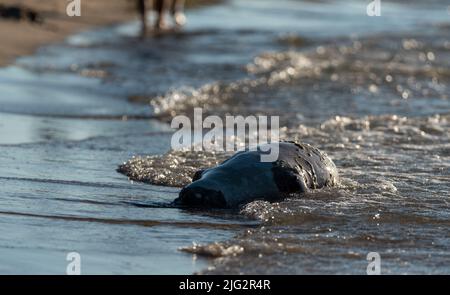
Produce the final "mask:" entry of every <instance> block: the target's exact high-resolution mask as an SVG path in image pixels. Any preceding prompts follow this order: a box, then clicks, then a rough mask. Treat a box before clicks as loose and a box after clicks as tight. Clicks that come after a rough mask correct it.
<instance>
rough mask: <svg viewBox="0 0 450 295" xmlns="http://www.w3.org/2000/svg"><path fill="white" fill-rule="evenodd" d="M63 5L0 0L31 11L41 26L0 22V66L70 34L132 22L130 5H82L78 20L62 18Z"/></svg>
mask: <svg viewBox="0 0 450 295" xmlns="http://www.w3.org/2000/svg"><path fill="white" fill-rule="evenodd" d="M67 3H68V2H66V1H60V0H47V1H39V0H27V1H19V0H3V1H2V4H4V5H22V6H24V7H27V8H30V9H33V10H35V11H36V12H38V13H39V14H41V15H42V17H43V18H44V23H43V24H36V23H31V22H28V21H15V20H6V19H0V40H2V41H1V45H0V66H5V65H7V64H10V63H11V62H13V61H14V59H16V58H17V57H19V56H23V55H28V54H31V53H33V52H34V51H35V50H36V49H37V48H38V47H39V46H42V45H45V44H48V43H51V42H58V41H62V40H63V39H64V38H65V37H66V36H68V35H70V34H74V33H76V32H80V31H84V30H87V29H90V28H92V27H95V26H103V25H111V24H114V23H119V22H123V21H126V20H131V19H133V18H136V13H135V11H134V2H133V1H124V0H89V1H82V8H81V9H82V11H81V16H80V17H69V16H68V15H67V14H66V5H67Z"/></svg>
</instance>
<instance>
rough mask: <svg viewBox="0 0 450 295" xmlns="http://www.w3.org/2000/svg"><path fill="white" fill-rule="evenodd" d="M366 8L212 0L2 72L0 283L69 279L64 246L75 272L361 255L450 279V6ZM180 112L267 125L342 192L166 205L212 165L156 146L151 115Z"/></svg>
mask: <svg viewBox="0 0 450 295" xmlns="http://www.w3.org/2000/svg"><path fill="white" fill-rule="evenodd" d="M365 5H366V4H365V3H362V2H361V3H360V2H352V1H350V2H349V1H320V2H311V1H305V2H303V1H291V0H283V1H268V0H264V1H256V0H253V1H227V2H225V3H223V4H220V5H216V6H211V7H206V8H202V9H198V10H194V11H190V12H189V16H188V17H189V21H190V22H189V24H188V26H187V27H186V28H185V30H183V31H180V32H178V33H175V34H171V35H162V36H159V37H149V38H147V39H146V40H144V41H141V40H140V39H139V38H137V37H136V33H137V25H136V24H135V23H131V24H125V25H120V26H116V27H110V28H105V29H100V30H96V31H91V32H86V33H82V34H79V35H76V36H72V37H70V38H69V39H68V40H67V42H65V43H63V44H59V45H54V46H49V47H46V48H42V49H41V50H40V51H39V52H38V53H37V54H35V55H34V56H30V57H25V58H21V59H19V60H18V61H17V62H16V64H15V65H14V66H11V67H8V68H4V69H1V70H0V93H1V95H0V134H1V137H0V151H1V153H0V158H1V163H2V165H1V167H0V183H1V189H0V195H1V198H0V223H2V225H3V226H2V228H3V229H4V230H3V231H2V232H3V235H2V237H0V272H1V273H65V268H66V265H67V261H66V260H65V258H66V254H67V253H68V252H71V251H77V252H79V253H80V254H81V257H82V272H83V273H118V274H125V273H127V274H128V273H154V274H156V273H159V274H160V273H193V272H199V273H230V274H234V273H246V274H255V273H257V274H259V273H267V274H271V273H276V274H311V273H319V274H320V273H325V274H347V273H350V274H365V272H366V267H367V261H366V255H367V253H368V252H379V253H380V255H381V258H382V273H386V274H388V273H393V274H400V273H409V274H416V273H425V274H431V273H447V274H448V273H450V254H449V250H450V234H449V230H448V228H449V225H450V203H449V202H450V199H449V188H450V185H449V182H450V128H449V127H450V103H449V95H450V91H449V88H448V87H449V86H448V85H449V83H448V82H449V80H450V23H449V19H448V16H449V15H448V12H447V6H448V4H446V3H445V1H433V2H431V3H427V5H424V4H420V3H419V2H417V3H416V2H410V1H408V2H406V1H405V2H403V1H395V2H387V1H383V3H382V5H383V6H382V17H379V18H376V17H372V18H370V17H368V16H366V15H365ZM194 107H202V108H203V110H204V113H205V115H206V114H214V115H219V116H225V115H226V114H233V115H278V116H280V124H281V126H282V130H281V131H282V132H281V134H282V138H283V139H295V140H300V141H304V142H307V143H310V144H312V145H314V146H317V147H318V148H320V149H321V150H323V151H324V152H326V153H327V154H328V155H329V156H330V157H331V158H332V159H333V160H334V162H335V163H336V165H337V167H338V169H339V172H340V176H341V184H340V185H339V186H338V187H336V188H329V189H325V190H319V191H315V192H313V193H310V194H306V195H297V196H295V195H293V196H291V198H289V199H287V200H285V201H282V202H279V203H272V204H270V203H268V202H262V201H256V202H253V203H250V204H248V205H246V206H245V207H243V208H241V210H239V211H227V210H225V211H223V210H213V211H209V210H180V209H176V208H170V206H168V204H169V203H170V202H171V201H172V200H173V199H174V198H175V197H176V196H177V194H178V191H179V187H180V186H182V185H184V184H186V183H188V182H189V179H190V177H191V176H192V173H193V172H194V171H195V170H197V169H200V168H205V167H208V166H213V165H215V164H217V163H218V162H220V161H221V160H222V159H223V158H225V157H226V156H227V155H226V154H220V153H219V154H214V153H207V152H202V153H194V152H173V151H170V139H171V135H172V130H171V129H170V128H169V127H170V126H168V125H167V124H166V122H169V121H170V120H171V118H172V117H173V116H174V115H177V114H185V115H192V111H193V108H194ZM123 163H125V164H124V165H122V164H123ZM119 165H122V166H121V170H122V172H125V173H127V174H128V175H129V176H130V179H128V178H127V177H126V176H124V175H123V174H120V173H118V172H116V169H117V168H118V167H119ZM142 182H144V183H142ZM193 243H194V244H193Z"/></svg>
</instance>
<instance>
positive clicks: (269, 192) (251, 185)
mask: <svg viewBox="0 0 450 295" xmlns="http://www.w3.org/2000/svg"><path fill="white" fill-rule="evenodd" d="M263 150H267V149H263ZM261 153H262V152H261V151H260V149H257V150H256V151H242V152H238V153H236V154H235V155H234V156H232V157H231V158H229V159H227V160H226V161H224V162H223V163H222V164H220V165H218V166H216V167H214V168H210V169H206V170H200V171H197V172H196V173H195V175H194V177H193V179H192V183H191V184H189V185H187V186H185V187H184V188H183V189H182V190H181V192H180V194H179V197H178V198H177V199H175V201H174V205H176V206H181V207H208V208H238V207H239V206H241V205H243V204H246V203H248V202H251V201H254V200H258V199H260V200H267V201H277V200H281V199H283V198H284V197H285V196H287V195H288V194H292V193H305V192H308V191H310V190H313V189H318V188H322V187H326V186H334V185H336V184H337V182H338V172H337V169H336V166H335V165H334V163H333V161H332V160H331V159H330V158H329V157H328V156H327V155H326V154H325V153H323V152H321V151H320V150H318V149H317V148H315V147H313V146H311V145H309V144H303V143H297V142H280V143H279V154H278V159H277V160H275V161H273V162H261V161H260V159H261Z"/></svg>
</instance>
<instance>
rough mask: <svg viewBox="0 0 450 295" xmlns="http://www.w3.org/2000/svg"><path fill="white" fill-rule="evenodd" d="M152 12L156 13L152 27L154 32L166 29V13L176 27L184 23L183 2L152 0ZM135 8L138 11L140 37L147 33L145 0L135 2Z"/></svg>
mask: <svg viewBox="0 0 450 295" xmlns="http://www.w3.org/2000/svg"><path fill="white" fill-rule="evenodd" d="M152 1H153V3H152V4H153V10H154V11H155V12H156V14H157V16H156V21H155V24H154V27H155V29H156V30H162V29H164V28H166V23H165V14H166V12H167V11H169V12H170V14H171V15H172V17H173V20H174V22H175V24H176V25H177V26H183V25H184V24H185V23H186V17H185V15H184V3H185V0H152ZM137 8H138V11H139V15H140V19H141V24H142V35H145V34H146V33H147V3H146V0H137Z"/></svg>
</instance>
